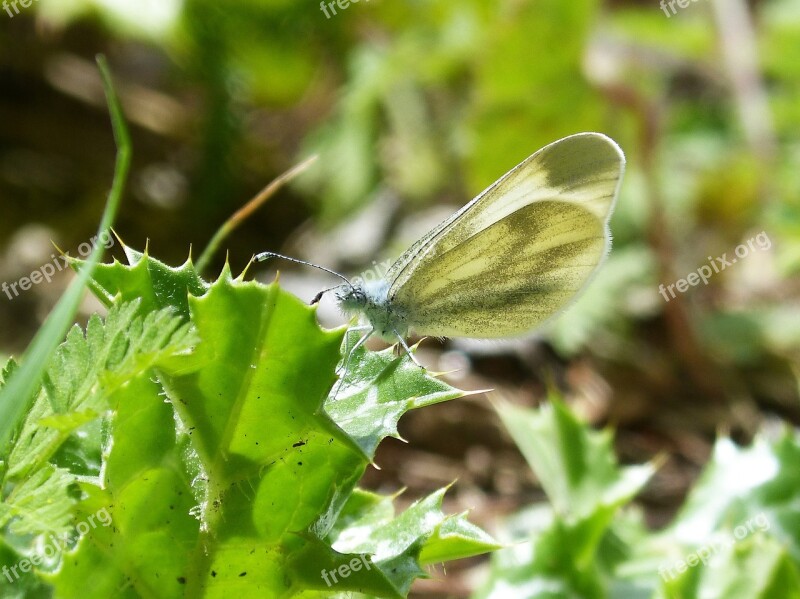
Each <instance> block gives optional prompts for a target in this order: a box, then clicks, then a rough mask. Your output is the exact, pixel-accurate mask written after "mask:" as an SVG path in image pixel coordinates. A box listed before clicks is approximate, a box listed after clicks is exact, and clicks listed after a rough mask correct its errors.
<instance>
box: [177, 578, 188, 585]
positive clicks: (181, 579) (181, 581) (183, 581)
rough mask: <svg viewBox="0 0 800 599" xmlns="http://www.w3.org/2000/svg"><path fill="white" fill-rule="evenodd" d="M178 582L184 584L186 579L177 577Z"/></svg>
mask: <svg viewBox="0 0 800 599" xmlns="http://www.w3.org/2000/svg"><path fill="white" fill-rule="evenodd" d="M178 582H179V583H181V584H186V579H185V578H184V577H183V576H178Z"/></svg>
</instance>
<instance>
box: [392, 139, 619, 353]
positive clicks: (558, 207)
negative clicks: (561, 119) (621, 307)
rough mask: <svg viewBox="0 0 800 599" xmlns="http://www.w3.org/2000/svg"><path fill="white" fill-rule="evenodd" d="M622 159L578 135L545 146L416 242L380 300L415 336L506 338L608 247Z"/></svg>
mask: <svg viewBox="0 0 800 599" xmlns="http://www.w3.org/2000/svg"><path fill="white" fill-rule="evenodd" d="M624 166H625V158H624V156H623V154H622V151H621V150H620V148H619V146H617V144H616V143H614V141H612V140H611V139H609V138H608V137H606V136H605V135H601V134H599V133H579V134H577V135H572V136H569V137H565V138H564V139H561V140H559V141H556V142H554V143H552V144H550V145H548V146H545V147H544V148H542V149H541V150H539V151H538V152H536V153H535V154H533V155H532V156H530V157H529V158H527V159H526V160H524V161H523V162H522V163H520V164H519V165H517V166H516V167H515V168H513V169H512V170H511V171H509V172H508V173H506V174H505V175H504V176H503V177H501V178H500V179H499V180H498V181H496V182H495V183H493V184H492V185H491V186H490V187H488V188H487V189H486V190H485V191H483V192H482V193H481V194H480V195H479V196H478V197H477V198H475V199H474V200H472V201H471V202H470V203H469V204H467V205H466V206H464V207H463V208H462V209H461V210H459V211H458V212H456V213H455V214H454V215H453V216H452V217H450V218H449V219H447V220H446V221H444V222H443V223H441V224H440V225H439V226H437V227H436V228H435V229H433V230H432V231H431V232H429V233H428V234H427V235H425V236H424V237H423V238H422V239H420V240H419V241H418V242H417V243H415V244H414V245H413V246H412V247H411V248H410V249H409V250H408V251H407V252H406V253H405V254H403V256H401V257H400V258H399V259H398V260H397V262H396V263H395V264H394V265H393V266H392V267H391V269H390V270H389V272H388V273H387V275H386V278H387V280H388V281H390V287H389V291H388V298H389V301H390V303H391V305H392V309H393V310H395V311H396V312H397V313H398V315H399V316H400V317H402V318H403V320H404V321H405V322H406V323H407V324H408V325H409V326H411V327H412V328H413V329H414V330H415V331H417V332H418V333H420V334H423V335H436V336H446V337H451V336H459V337H478V338H481V337H484V338H485V337H505V336H511V335H515V334H520V333H523V332H525V331H528V330H530V329H532V328H534V327H535V326H537V325H538V324H540V323H541V322H542V321H544V320H545V319H546V318H548V317H549V316H551V315H553V314H554V313H556V312H558V311H559V310H560V309H562V308H563V307H564V306H565V305H566V304H567V303H568V302H569V300H570V299H571V298H572V297H574V296H575V294H576V293H577V292H578V291H580V289H581V288H582V287H583V286H584V285H585V284H586V282H587V281H588V280H589V279H590V277H591V275H592V274H593V272H594V271H595V270H596V269H597V267H598V266H599V264H600V263H601V262H602V260H603V258H604V257H605V255H606V254H607V252H608V248H609V245H610V234H609V231H608V219H609V217H610V215H611V212H612V210H613V205H614V201H615V198H616V195H617V191H618V189H619V185H620V181H621V178H622V173H623V171H624Z"/></svg>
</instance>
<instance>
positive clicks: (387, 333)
mask: <svg viewBox="0 0 800 599" xmlns="http://www.w3.org/2000/svg"><path fill="white" fill-rule="evenodd" d="M336 299H337V300H338V301H339V307H340V308H341V309H342V311H343V312H345V313H346V314H349V315H353V314H357V315H359V316H364V317H365V318H366V319H367V321H368V322H369V324H370V325H371V326H372V328H373V330H374V332H375V334H377V335H380V336H381V337H382V338H383V339H385V340H386V341H395V340H396V339H397V336H398V335H400V336H401V337H404V336H406V335H407V334H408V325H407V324H406V320H405V317H404V316H403V314H402V313H401V312H399V311H398V310H397V309H396V307H394V306H392V303H391V301H390V299H389V283H388V282H387V281H384V280H377V281H366V282H365V283H364V285H342V286H341V287H339V288H337V290H336Z"/></svg>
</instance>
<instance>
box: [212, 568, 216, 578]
mask: <svg viewBox="0 0 800 599" xmlns="http://www.w3.org/2000/svg"><path fill="white" fill-rule="evenodd" d="M211 577H212V578H216V577H217V571H216V570H211Z"/></svg>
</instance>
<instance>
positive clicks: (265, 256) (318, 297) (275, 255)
mask: <svg viewBox="0 0 800 599" xmlns="http://www.w3.org/2000/svg"><path fill="white" fill-rule="evenodd" d="M270 258H281V259H282V260H288V261H289V262H295V263H297V264H304V265H306V266H313V267H314V268H318V269H320V270H324V271H325V272H327V273H330V274H332V275H334V276H336V277H339V278H340V279H342V280H343V281H344V282H345V283H347V284H348V285H349V286H350V287H352V286H353V284H352V283H351V282H350V280H349V279H348V278H347V277H346V276H344V275H343V274H340V273H338V272H336V271H335V270H331V269H330V268H325V267H324V266H320V265H319V264H314V263H313V262H306V261H305V260H300V259H298V258H291V257H290V256H284V255H283V254H278V253H276V252H261V253H260V254H256V256H255V260H256V262H264V261H265V260H269V259H270ZM333 289H336V287H330V288H328V289H323V290H322V291H320V292H319V293H318V294H317V295H316V296H314V299H313V300H311V304H312V305H313V304H316V303H317V302H318V301H319V300H321V299H322V296H323V294H325V293H327V292H328V291H332V290H333Z"/></svg>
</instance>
